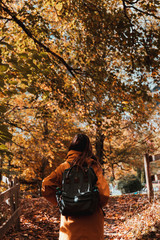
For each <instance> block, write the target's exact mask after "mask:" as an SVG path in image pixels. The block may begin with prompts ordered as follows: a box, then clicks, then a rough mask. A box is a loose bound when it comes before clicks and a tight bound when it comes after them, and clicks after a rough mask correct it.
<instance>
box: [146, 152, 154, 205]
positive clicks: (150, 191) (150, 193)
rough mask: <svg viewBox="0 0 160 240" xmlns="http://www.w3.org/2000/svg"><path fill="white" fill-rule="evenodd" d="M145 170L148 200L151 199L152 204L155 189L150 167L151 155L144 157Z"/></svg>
mask: <svg viewBox="0 0 160 240" xmlns="http://www.w3.org/2000/svg"><path fill="white" fill-rule="evenodd" d="M144 168H145V177H146V184H147V193H148V199H149V202H151V201H152V198H153V187H152V180H151V173H150V167H149V154H148V153H146V154H145V155H144Z"/></svg>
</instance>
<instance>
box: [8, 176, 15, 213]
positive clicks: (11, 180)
mask: <svg viewBox="0 0 160 240" xmlns="http://www.w3.org/2000/svg"><path fill="white" fill-rule="evenodd" d="M13 185H14V182H13V179H12V177H11V176H10V177H9V188H11V187H13ZM9 203H10V206H11V213H12V214H13V213H14V211H15V206H14V200H13V195H11V196H10V198H9Z"/></svg>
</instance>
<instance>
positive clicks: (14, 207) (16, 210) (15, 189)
mask: <svg viewBox="0 0 160 240" xmlns="http://www.w3.org/2000/svg"><path fill="white" fill-rule="evenodd" d="M19 193H20V185H19V183H18V180H17V178H15V179H14V180H11V179H10V188H9V189H7V190H6V191H5V192H2V193H0V205H1V204H2V203H3V202H5V201H6V200H7V199H9V205H10V208H11V214H12V215H11V217H10V218H9V219H8V220H7V221H6V222H4V223H3V225H2V226H0V237H3V236H4V235H5V233H6V231H7V230H8V229H9V228H10V227H11V226H13V225H15V227H16V229H17V230H19V229H20V218H19V217H20V207H19Z"/></svg>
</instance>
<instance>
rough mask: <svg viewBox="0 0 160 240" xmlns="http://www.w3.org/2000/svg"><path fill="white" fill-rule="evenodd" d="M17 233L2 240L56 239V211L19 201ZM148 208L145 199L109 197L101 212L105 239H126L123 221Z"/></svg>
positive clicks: (41, 204) (37, 202)
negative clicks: (18, 226) (18, 228)
mask: <svg viewBox="0 0 160 240" xmlns="http://www.w3.org/2000/svg"><path fill="white" fill-rule="evenodd" d="M21 206H22V215H21V231H20V232H14V231H13V229H10V231H9V232H8V233H7V234H6V237H4V238H3V240H25V239H27V240H29V239H32V240H34V239H43V240H57V239H58V231H59V211H58V209H56V208H54V207H53V206H52V205H51V204H50V203H49V202H47V201H46V200H45V199H44V198H35V199H23V200H22V202H21ZM147 207H148V200H147V198H146V197H145V196H142V197H141V196H137V195H135V196H133V195H132V196H122V197H111V198H110V200H109V203H108V206H107V207H106V208H105V209H104V210H105V213H106V216H105V226H104V234H105V239H115V240H116V239H126V238H125V234H126V232H127V231H128V229H127V228H126V227H125V226H124V222H125V221H127V220H128V219H130V218H131V217H133V216H134V215H135V214H138V213H141V212H142V211H144V210H145V209H146V208H147Z"/></svg>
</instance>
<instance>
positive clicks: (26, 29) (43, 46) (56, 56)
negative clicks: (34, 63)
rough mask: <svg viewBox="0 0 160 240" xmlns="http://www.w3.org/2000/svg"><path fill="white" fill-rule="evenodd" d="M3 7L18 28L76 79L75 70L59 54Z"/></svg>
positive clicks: (14, 14) (13, 13)
mask: <svg viewBox="0 0 160 240" xmlns="http://www.w3.org/2000/svg"><path fill="white" fill-rule="evenodd" d="M2 4H3V6H2V5H1V7H2V9H3V10H4V11H5V12H6V13H7V14H9V16H11V17H12V20H13V21H14V22H16V23H17V24H18V26H19V27H20V28H22V29H23V31H24V32H25V33H26V34H27V35H28V37H30V38H31V39H32V40H33V41H34V42H35V43H36V44H38V46H40V47H41V48H43V49H44V50H45V51H46V52H48V53H50V54H51V55H52V56H54V57H55V58H57V59H58V60H59V61H60V62H61V63H62V64H63V65H64V66H65V67H66V68H67V70H68V71H69V72H70V73H71V75H72V76H73V77H75V74H74V69H73V68H72V67H71V66H69V65H68V64H67V62H66V61H65V60H64V59H63V58H62V57H60V56H59V55H58V54H56V53H55V52H53V51H51V50H50V49H49V48H48V47H47V46H45V45H44V44H43V43H42V42H40V41H39V40H37V39H36V38H35V37H34V36H33V34H32V33H31V31H30V30H29V29H28V28H27V27H26V26H25V25H24V23H23V22H22V21H21V20H19V19H18V18H17V16H16V13H15V12H11V10H10V9H9V8H8V7H7V6H6V5H5V4H4V3H2Z"/></svg>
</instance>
